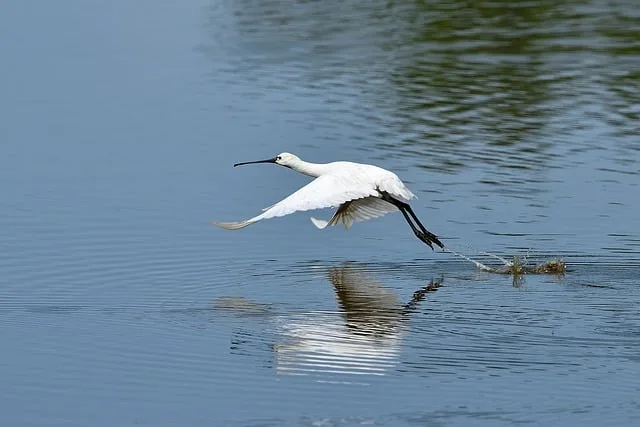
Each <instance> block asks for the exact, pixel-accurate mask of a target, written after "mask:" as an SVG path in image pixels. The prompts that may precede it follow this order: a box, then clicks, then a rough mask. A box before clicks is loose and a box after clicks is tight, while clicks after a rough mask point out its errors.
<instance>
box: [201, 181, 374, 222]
mask: <svg viewBox="0 0 640 427" xmlns="http://www.w3.org/2000/svg"><path fill="white" fill-rule="evenodd" d="M378 194H379V193H378V190H376V188H375V187H374V186H373V185H371V184H368V183H362V182H361V181H358V180H357V179H356V178H355V177H350V176H349V175H348V174H346V173H345V174H331V175H322V176H320V177H318V178H316V179H314V180H313V181H311V182H310V183H309V184H307V185H305V186H304V187H302V188H301V189H299V190H298V191H296V192H295V193H293V194H291V195H290V196H288V197H286V198H285V199H283V200H281V201H279V202H278V203H276V204H275V205H273V206H271V207H269V208H267V209H266V210H265V211H264V212H263V213H261V214H260V215H258V216H255V217H253V218H250V219H248V220H246V221H239V222H214V223H213V224H215V225H217V226H219V227H222V228H226V229H227V230H237V229H239V228H244V227H246V226H248V225H250V224H253V223H254V222H258V221H260V220H263V219H269V218H275V217H279V216H284V215H289V214H291V213H294V212H298V211H308V210H311V209H322V208H329V207H335V206H340V205H341V204H343V203H344V202H348V201H350V200H356V199H361V198H364V197H369V196H376V195H378Z"/></svg>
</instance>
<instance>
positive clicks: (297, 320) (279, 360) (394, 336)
mask: <svg viewBox="0 0 640 427" xmlns="http://www.w3.org/2000/svg"><path fill="white" fill-rule="evenodd" d="M328 277H329V281H330V282H331V284H332V285H333V288H334V291H335V295H336V298H337V301H338V305H339V308H340V311H339V312H337V313H335V312H314V313H305V314H301V315H298V316H293V317H287V319H286V320H285V319H282V320H283V323H282V324H281V325H280V326H281V333H282V334H283V335H284V341H285V343H284V344H281V345H277V346H276V365H277V371H278V373H279V374H293V375H296V374H297V375H309V374H313V373H316V374H319V373H322V374H332V373H333V374H363V375H384V374H385V373H386V372H387V371H389V370H390V369H392V368H393V367H394V366H395V363H396V360H397V357H398V355H399V353H400V349H401V342H402V336H403V334H404V332H405V324H406V321H407V320H408V318H409V315H410V313H411V312H412V311H413V309H414V308H415V307H416V306H417V305H418V304H419V302H420V301H422V300H423V299H424V298H425V296H426V294H427V293H428V292H431V291H435V290H436V289H437V288H438V287H439V286H440V283H441V281H437V282H436V281H431V283H429V284H428V285H427V286H424V287H422V288H420V289H419V290H418V291H416V292H415V293H414V294H413V297H412V298H411V300H410V301H409V302H408V303H403V302H402V301H400V299H399V297H398V295H397V294H395V293H394V292H393V291H391V290H389V289H387V288H385V287H384V286H382V285H381V284H380V283H379V282H378V281H377V280H376V279H375V278H373V277H372V276H371V275H370V274H369V273H367V272H366V270H365V269H363V268H362V267H358V266H353V265H349V264H347V265H344V266H342V267H336V268H331V269H330V270H329V271H328Z"/></svg>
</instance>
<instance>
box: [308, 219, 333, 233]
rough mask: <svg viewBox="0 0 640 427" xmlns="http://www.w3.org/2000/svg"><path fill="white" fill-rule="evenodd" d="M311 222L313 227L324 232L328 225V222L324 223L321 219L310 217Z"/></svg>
mask: <svg viewBox="0 0 640 427" xmlns="http://www.w3.org/2000/svg"><path fill="white" fill-rule="evenodd" d="M311 222H312V223H313V225H315V226H316V227H318V228H319V229H320V230H324V229H325V228H326V227H327V225H329V221H325V220H322V219H317V218H314V217H311Z"/></svg>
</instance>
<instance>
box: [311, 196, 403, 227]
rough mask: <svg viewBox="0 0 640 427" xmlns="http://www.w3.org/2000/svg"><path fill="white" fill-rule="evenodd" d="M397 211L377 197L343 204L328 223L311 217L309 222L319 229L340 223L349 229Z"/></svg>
mask: <svg viewBox="0 0 640 427" xmlns="http://www.w3.org/2000/svg"><path fill="white" fill-rule="evenodd" d="M397 210H398V208H397V207H395V206H394V205H392V204H391V203H388V202H385V201H384V200H382V199H380V198H378V197H365V198H362V199H357V200H350V201H348V202H345V203H343V204H342V205H341V206H340V207H339V208H338V210H337V211H336V213H335V214H334V215H333V217H332V218H331V219H330V220H329V221H323V220H321V219H316V218H313V217H312V218H311V222H313V225H315V226H316V227H318V228H319V229H323V228H325V227H327V226H330V225H337V224H339V223H340V222H342V224H344V228H349V227H351V225H353V223H354V222H359V221H366V220H368V219H373V218H377V217H379V216H382V215H385V214H388V213H390V212H395V211H397Z"/></svg>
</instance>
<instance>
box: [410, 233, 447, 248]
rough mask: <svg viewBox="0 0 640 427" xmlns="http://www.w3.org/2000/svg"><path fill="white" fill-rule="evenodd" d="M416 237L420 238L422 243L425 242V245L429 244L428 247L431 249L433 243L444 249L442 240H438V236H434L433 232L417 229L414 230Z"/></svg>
mask: <svg viewBox="0 0 640 427" xmlns="http://www.w3.org/2000/svg"><path fill="white" fill-rule="evenodd" d="M415 234H416V237H417V238H418V239H420V240H422V241H423V242H424V243H426V244H427V245H429V247H430V248H431V249H432V250H433V244H432V243H435V244H436V245H438V246H440V247H441V248H442V249H444V245H443V244H442V242H441V241H440V239H438V236H436V235H435V234H433V233H430V232H428V231H427V232H426V233H423V232H422V231H417V230H416V232H415Z"/></svg>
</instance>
